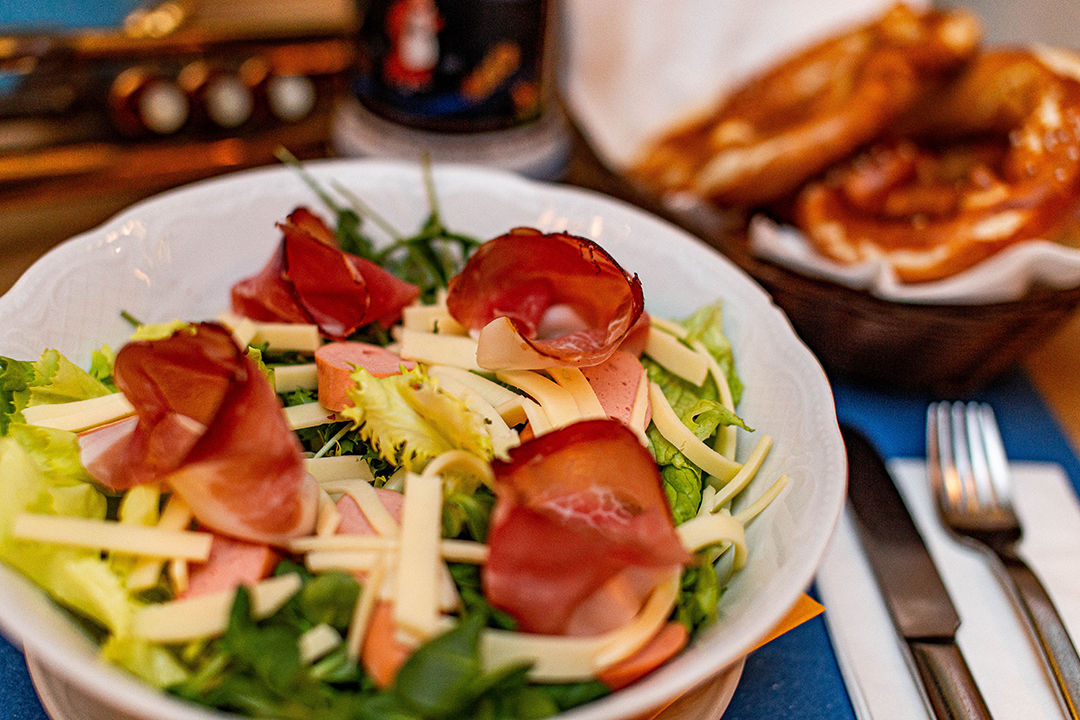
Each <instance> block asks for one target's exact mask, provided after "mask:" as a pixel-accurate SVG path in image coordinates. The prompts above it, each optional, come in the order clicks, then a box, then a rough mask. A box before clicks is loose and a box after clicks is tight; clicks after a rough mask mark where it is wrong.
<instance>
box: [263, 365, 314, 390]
mask: <svg viewBox="0 0 1080 720" xmlns="http://www.w3.org/2000/svg"><path fill="white" fill-rule="evenodd" d="M318 387H319V375H318V370H317V369H316V368H315V363H304V364H302V365H278V366H277V367H275V368H274V390H275V391H276V392H279V393H286V392H292V391H293V390H315V389H316V388H318Z"/></svg>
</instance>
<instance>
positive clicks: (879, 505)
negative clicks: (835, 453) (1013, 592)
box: [840, 425, 991, 720]
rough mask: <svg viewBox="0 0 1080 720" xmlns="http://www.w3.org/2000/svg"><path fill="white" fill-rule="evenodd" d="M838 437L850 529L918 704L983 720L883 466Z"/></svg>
mask: <svg viewBox="0 0 1080 720" xmlns="http://www.w3.org/2000/svg"><path fill="white" fill-rule="evenodd" d="M840 431H841V434H842V435H843V438H844V445H845V447H846V448H847V455H848V501H849V505H850V506H851V509H852V515H853V518H854V520H855V523H854V524H855V528H856V531H857V534H858V536H859V540H860V542H861V544H862V546H863V551H864V553H865V555H866V558H867V560H868V561H869V563H870V567H871V569H872V570H873V574H874V577H875V579H876V580H877V583H878V587H879V589H880V590H881V595H882V598H883V599H884V601H885V606H886V607H887V608H888V611H889V615H890V616H891V618H892V621H893V625H894V626H895V627H896V631H897V633H898V634H899V635H900V637H901V639H903V641H904V645H905V646H906V649H907V659H908V663H909V665H911V666H912V667H913V668H914V675H915V677H916V680H917V681H918V685H919V686H920V689H921V691H922V694H923V698H924V700H925V701H926V702H927V705H928V706H929V708H930V709H931V711H932V712H933V713H934V717H936V718H938V719H939V720H959V719H960V718H969V719H972V720H989V718H991V715H990V710H989V709H988V708H987V706H986V702H985V700H983V697H982V694H981V693H980V692H979V688H978V686H977V685H976V684H975V679H974V678H973V677H972V675H971V671H970V669H969V668H968V665H967V662H966V661H965V660H964V657H963V655H962V654H961V653H960V648H959V646H957V644H956V631H957V629H958V628H959V627H960V616H959V615H958V614H957V612H956V608H955V606H954V605H953V603H952V599H951V598H950V597H949V593H948V590H946V588H945V584H944V582H942V580H941V576H940V575H939V574H938V571H937V568H936V567H934V561H933V559H932V558H931V557H930V553H929V552H928V551H927V549H926V544H925V543H924V542H923V539H922V536H921V535H920V534H919V530H918V528H916V527H915V522H914V520H912V518H911V515H910V514H909V513H908V509H907V506H906V505H905V504H904V499H903V498H902V497H901V496H900V492H899V491H898V490H897V489H896V485H895V483H894V482H893V479H892V477H891V476H890V475H889V471H888V469H887V468H886V467H885V461H884V460H883V459H882V457H881V455H880V454H878V451H877V450H876V449H875V448H874V446H873V445H872V444H871V443H870V441H869V440H868V439H867V438H866V437H865V436H864V435H863V434H862V433H860V432H859V431H858V430H855V429H854V428H852V427H849V426H843V425H842V426H841V428H840Z"/></svg>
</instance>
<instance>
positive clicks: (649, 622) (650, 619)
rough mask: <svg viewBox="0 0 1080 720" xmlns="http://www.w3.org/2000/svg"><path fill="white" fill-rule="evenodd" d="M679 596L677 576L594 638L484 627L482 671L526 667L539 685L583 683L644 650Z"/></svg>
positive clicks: (481, 642) (661, 585)
mask: <svg viewBox="0 0 1080 720" xmlns="http://www.w3.org/2000/svg"><path fill="white" fill-rule="evenodd" d="M678 594H679V576H678V573H673V575H672V578H670V579H669V580H666V581H664V582H663V583H661V584H660V585H658V586H657V587H656V589H655V590H653V592H652V594H651V595H650V596H649V599H648V600H647V601H646V602H645V606H644V607H643V608H642V609H641V612H639V613H638V614H637V615H636V616H635V617H634V618H633V619H632V620H631V621H630V622H629V623H627V624H626V625H624V626H622V627H620V628H616V629H615V630H612V631H611V632H608V633H605V634H603V635H597V636H594V637H567V636H557V635H532V634H525V633H516V632H509V631H505V630H494V629H490V628H489V629H485V630H484V631H483V634H482V635H481V637H480V654H481V657H482V659H483V662H484V667H485V669H487V670H494V669H496V668H500V667H506V666H507V665H510V664H518V663H532V667H531V668H530V669H529V677H530V678H532V679H533V680H537V681H540V682H575V681H580V680H588V679H590V678H593V677H595V676H596V673H598V672H599V671H601V670H603V669H604V668H606V667H609V666H611V665H613V664H615V663H617V662H619V661H620V660H623V659H625V658H627V657H629V656H630V655H632V654H634V653H635V652H637V651H638V650H639V649H641V648H642V647H644V646H645V644H646V643H648V642H649V640H651V639H652V638H653V636H655V635H656V633H657V632H658V631H659V630H660V628H662V627H663V625H664V623H665V622H667V619H668V617H669V616H670V615H671V610H672V608H674V607H675V600H676V599H677V598H678Z"/></svg>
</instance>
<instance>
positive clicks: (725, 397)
mask: <svg viewBox="0 0 1080 720" xmlns="http://www.w3.org/2000/svg"><path fill="white" fill-rule="evenodd" d="M691 346H692V347H693V348H694V351H695V352H696V353H697V354H698V355H701V356H702V357H703V358H705V364H706V365H708V366H709V374H710V375H712V378H713V382H715V383H716V389H717V390H718V391H719V393H720V402H721V403H723V405H724V407H726V408H727V409H728V410H730V411H731V412H735V399H734V398H733V397H732V395H731V386H730V385H728V380H727V375H725V374H724V371H723V370H722V369H721V368H720V364H719V363H718V362H716V358H714V357H713V354H712V353H711V352H709V350H708V348H706V347H705V344H704V343H702V342H701V341H700V340H695V341H694V342H693V343H691ZM737 439H738V429H737V428H736V427H735V426H734V425H725V426H724V427H722V428H720V432H719V433H717V438H716V442H714V443H713V448H714V449H715V450H716V451H717V452H718V453H720V454H721V455H723V456H724V457H728V458H731V459H732V460H734V459H735V451H736V441H737Z"/></svg>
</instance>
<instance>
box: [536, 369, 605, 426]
mask: <svg viewBox="0 0 1080 720" xmlns="http://www.w3.org/2000/svg"><path fill="white" fill-rule="evenodd" d="M547 373H548V375H550V376H551V379H552V380H554V381H555V383H556V384H557V385H558V386H559V387H561V388H563V389H564V390H566V391H567V392H568V393H570V395H571V397H573V398H574V402H575V403H577V408H578V419H580V420H586V419H590V418H604V417H607V413H606V412H604V407H603V406H602V405H601V404H600V400H598V399H597V397H596V391H595V390H593V387H592V385H590V384H589V381H588V380H587V379H586V378H585V374H584V373H583V372H581V370H580V369H578V368H576V367H570V368H549V369H548V371H547Z"/></svg>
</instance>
